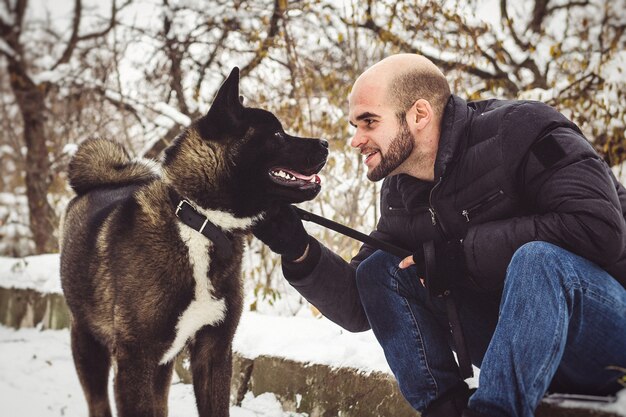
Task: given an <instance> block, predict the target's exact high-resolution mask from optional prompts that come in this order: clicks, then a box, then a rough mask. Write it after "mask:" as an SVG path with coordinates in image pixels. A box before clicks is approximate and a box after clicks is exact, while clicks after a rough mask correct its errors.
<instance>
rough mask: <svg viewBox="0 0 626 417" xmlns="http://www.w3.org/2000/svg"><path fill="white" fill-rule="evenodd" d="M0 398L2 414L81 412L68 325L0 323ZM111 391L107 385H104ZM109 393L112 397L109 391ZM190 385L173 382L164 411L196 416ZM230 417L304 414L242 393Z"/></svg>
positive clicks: (270, 397) (43, 416)
mask: <svg viewBox="0 0 626 417" xmlns="http://www.w3.org/2000/svg"><path fill="white" fill-rule="evenodd" d="M0 346H1V347H2V360H1V361H0V399H1V401H2V415H3V416H6V417H18V416H19V417H56V416H69V417H73V416H84V415H87V406H86V402H85V399H84V397H83V393H82V390H81V387H80V383H79V382H78V377H77V376H76V372H75V370H74V363H73V361H72V354H71V348H70V335H69V331H68V330H46V331H39V330H37V329H21V330H17V331H16V330H13V329H8V328H6V327H3V326H0ZM109 392H110V393H112V387H111V386H110V387H109ZM111 398H112V396H111ZM197 415H198V413H197V411H196V406H195V398H194V394H193V386H192V385H189V384H182V383H179V382H176V381H175V382H174V384H172V387H171V389H170V395H169V416H170V417H189V416H197ZM230 415H231V417H299V416H301V417H304V415H303V414H297V413H290V412H283V410H282V407H281V405H280V403H279V402H278V400H277V399H276V396H275V395H274V394H271V393H264V394H261V395H259V396H258V397H254V396H253V395H252V394H251V393H248V394H247V395H246V397H245V398H244V400H243V401H242V404H241V407H236V406H233V407H231V409H230Z"/></svg>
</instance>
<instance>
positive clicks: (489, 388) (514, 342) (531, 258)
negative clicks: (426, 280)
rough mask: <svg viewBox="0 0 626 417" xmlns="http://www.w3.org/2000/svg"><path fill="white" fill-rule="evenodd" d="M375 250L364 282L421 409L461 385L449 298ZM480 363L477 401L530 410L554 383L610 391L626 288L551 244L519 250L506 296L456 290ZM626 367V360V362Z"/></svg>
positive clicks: (513, 412) (621, 359)
mask: <svg viewBox="0 0 626 417" xmlns="http://www.w3.org/2000/svg"><path fill="white" fill-rule="evenodd" d="M399 262H400V259H399V258H397V257H395V256H392V255H389V254H387V253H385V252H381V251H378V252H375V253H374V254H373V255H371V256H370V257H369V258H367V259H366V260H365V261H363V262H362V263H361V264H360V265H359V267H358V269H357V274H356V276H357V286H358V289H359V294H360V296H361V301H362V303H363V307H364V308H365V312H366V314H367V317H368V319H369V322H370V324H371V326H372V330H373V331H374V334H375V335H376V338H377V339H378V341H379V342H380V344H381V345H382V347H383V350H384V352H385V356H386V358H387V362H388V363H389V366H390V367H391V370H392V371H393V373H394V375H395V377H396V379H397V381H398V385H399V387H400V390H401V392H402V394H403V395H404V397H405V398H406V399H407V400H408V401H409V403H410V404H411V405H412V406H413V408H415V409H416V410H418V411H423V410H424V409H425V408H426V407H427V406H428V404H429V403H430V402H431V401H433V400H434V399H435V398H436V397H437V396H439V395H441V394H442V393H444V392H445V391H447V390H448V389H450V388H452V387H454V386H455V385H457V384H459V383H460V381H461V378H460V376H459V371H458V367H457V365H456V362H455V359H454V357H453V355H452V352H451V350H450V347H449V346H450V343H451V340H450V333H449V330H448V329H449V326H448V320H447V316H446V310H445V304H444V302H443V301H442V300H440V299H433V300H431V299H430V298H429V297H428V294H427V290H426V289H425V288H424V287H423V286H422V285H421V284H420V282H419V280H418V279H417V276H416V270H415V268H414V267H411V268H407V269H405V270H401V269H399V268H398V263H399ZM457 292H458V294H457V296H458V297H457V298H458V309H459V315H460V317H461V326H462V328H463V330H464V334H465V339H466V343H467V346H468V350H469V354H470V357H471V359H472V363H473V364H474V365H476V366H478V367H479V368H481V372H480V378H479V388H478V390H477V391H476V392H475V393H474V395H472V397H471V398H470V401H469V405H468V407H469V409H471V410H472V411H475V412H476V413H479V414H482V415H486V416H489V417H499V416H507V417H511V416H520V417H521V416H523V417H532V416H533V415H534V411H535V408H536V407H537V405H538V404H539V402H540V400H541V398H542V397H543V395H544V394H545V393H546V392H547V391H548V390H550V391H555V392H569V393H586V394H598V395H605V394H612V393H615V392H617V391H618V390H619V389H620V388H621V385H620V384H619V383H618V380H619V379H620V377H622V376H623V374H624V370H623V368H626V290H625V289H624V288H623V287H622V286H621V285H620V284H619V283H618V282H617V281H616V280H615V279H613V277H611V276H610V275H609V274H608V273H607V272H605V271H604V270H602V269H601V268H599V267H598V266H597V265H595V264H594V263H592V262H590V261H588V260H586V259H584V258H581V257H579V256H577V255H575V254H573V253H571V252H568V251H566V250H564V249H562V248H560V247H558V246H555V245H552V244H549V243H545V242H531V243H528V244H526V245H524V246H522V247H521V248H520V249H519V250H518V251H517V252H516V253H515V255H514V256H513V259H512V260H511V263H510V264H509V268H508V270H507V275H506V280H505V282H504V288H503V291H502V293H501V294H485V293H475V292H472V291H470V290H467V289H462V290H458V291H457ZM619 368H622V369H621V370H620V369H619Z"/></svg>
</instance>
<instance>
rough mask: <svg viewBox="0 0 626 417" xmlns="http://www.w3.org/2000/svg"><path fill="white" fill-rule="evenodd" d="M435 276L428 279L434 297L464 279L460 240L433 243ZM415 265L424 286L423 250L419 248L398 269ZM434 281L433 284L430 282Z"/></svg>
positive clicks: (464, 272) (464, 270)
mask: <svg viewBox="0 0 626 417" xmlns="http://www.w3.org/2000/svg"><path fill="white" fill-rule="evenodd" d="M434 261H435V265H433V266H434V270H435V276H434V277H428V278H429V279H430V280H431V282H430V286H431V287H433V288H430V290H431V291H432V292H434V293H436V294H435V295H439V293H442V292H443V291H445V290H449V289H450V286H451V284H452V283H458V282H459V281H461V280H464V279H465V275H466V265H465V257H464V255H463V241H462V240H460V239H456V240H449V241H447V242H438V243H435V259H434ZM411 265H415V266H416V267H417V271H418V276H419V278H420V282H421V283H422V285H424V286H426V285H425V283H424V279H423V277H424V276H425V274H426V266H425V260H424V250H423V248H419V250H418V251H416V252H415V253H414V254H413V255H412V256H407V257H406V258H404V259H403V260H402V261H400V264H399V265H398V266H399V268H400V269H405V268H408V267H410V266H411ZM433 280H435V282H432V281H433Z"/></svg>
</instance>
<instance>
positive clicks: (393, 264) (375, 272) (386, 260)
mask: <svg viewBox="0 0 626 417" xmlns="http://www.w3.org/2000/svg"><path fill="white" fill-rule="evenodd" d="M399 263H400V260H399V259H398V258H397V257H395V256H393V255H390V254H388V253H387V252H383V251H380V250H379V251H376V252H374V253H373V254H371V255H370V256H368V257H367V259H365V260H364V261H363V262H361V263H360V264H359V266H358V267H357V269H356V285H357V288H358V289H359V291H363V290H367V289H368V288H371V287H374V286H380V285H381V284H383V282H384V280H385V277H387V276H391V275H393V274H394V272H395V271H396V270H397V269H398V264H399Z"/></svg>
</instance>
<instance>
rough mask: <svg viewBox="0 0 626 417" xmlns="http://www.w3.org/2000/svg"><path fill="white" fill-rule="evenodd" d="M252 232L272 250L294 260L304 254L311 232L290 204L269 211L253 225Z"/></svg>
mask: <svg viewBox="0 0 626 417" xmlns="http://www.w3.org/2000/svg"><path fill="white" fill-rule="evenodd" d="M252 233H253V234H254V236H256V238H257V239H259V240H260V241H261V242H263V243H265V244H266V245H267V246H269V248H270V249H271V250H272V252H275V253H278V254H279V255H282V257H283V259H284V260H285V261H293V260H294V259H298V258H299V257H301V256H302V255H304V251H305V250H306V247H307V245H308V244H309V234H308V233H307V232H306V230H304V226H303V225H302V220H300V217H299V216H298V214H297V213H296V211H295V210H294V209H293V207H291V206H290V205H283V206H279V207H278V209H276V210H273V211H270V212H268V214H267V216H266V217H265V218H264V219H263V220H261V221H260V222H258V223H257V224H255V225H254V226H253V227H252Z"/></svg>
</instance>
